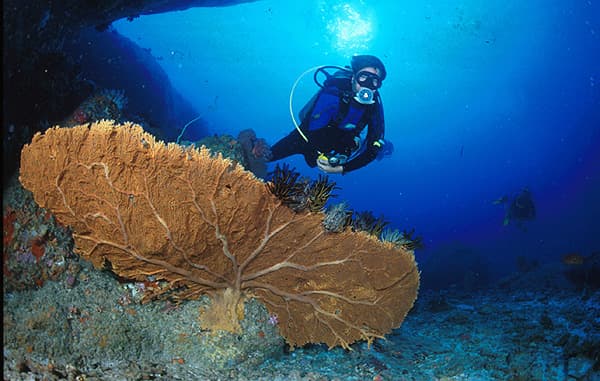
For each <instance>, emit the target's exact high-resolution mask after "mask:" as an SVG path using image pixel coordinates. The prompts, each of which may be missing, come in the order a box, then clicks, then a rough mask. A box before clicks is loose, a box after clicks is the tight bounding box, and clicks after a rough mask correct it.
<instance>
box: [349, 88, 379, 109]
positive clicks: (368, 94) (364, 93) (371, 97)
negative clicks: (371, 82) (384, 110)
mask: <svg viewBox="0 0 600 381" xmlns="http://www.w3.org/2000/svg"><path fill="white" fill-rule="evenodd" d="M354 99H355V100H356V101H357V102H358V103H362V104H364V105H372V104H373V103H375V93H374V92H373V90H371V89H368V88H362V89H360V91H359V92H357V93H356V95H355V96H354Z"/></svg>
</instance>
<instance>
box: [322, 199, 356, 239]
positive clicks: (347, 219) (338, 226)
mask: <svg viewBox="0 0 600 381" xmlns="http://www.w3.org/2000/svg"><path fill="white" fill-rule="evenodd" d="M351 222H352V211H351V210H349V209H348V205H347V204H346V203H345V202H341V203H339V204H335V205H330V206H329V207H328V208H327V210H326V211H325V218H324V219H323V227H324V228H325V230H327V231H330V232H334V233H339V232H341V231H344V229H346V227H348V226H349V225H350V223H351Z"/></svg>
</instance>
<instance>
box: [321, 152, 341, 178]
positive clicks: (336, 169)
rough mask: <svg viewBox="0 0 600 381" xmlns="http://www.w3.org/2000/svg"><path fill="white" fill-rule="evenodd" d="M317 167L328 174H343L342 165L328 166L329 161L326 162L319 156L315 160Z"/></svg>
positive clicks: (325, 159)
mask: <svg viewBox="0 0 600 381" xmlns="http://www.w3.org/2000/svg"><path fill="white" fill-rule="evenodd" d="M317 167H319V169H320V170H321V171H323V172H325V173H329V174H335V173H340V174H341V173H344V166H343V165H336V166H332V165H330V164H329V160H327V158H325V157H321V156H319V158H318V159H317Z"/></svg>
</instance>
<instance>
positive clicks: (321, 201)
mask: <svg viewBox="0 0 600 381" xmlns="http://www.w3.org/2000/svg"><path fill="white" fill-rule="evenodd" d="M269 179H270V181H269V184H268V186H269V190H270V191H271V193H273V194H274V195H275V196H276V197H277V198H279V199H280V200H281V201H282V202H283V203H284V204H285V205H287V206H289V207H290V208H292V210H295V211H297V212H302V211H310V212H322V211H323V209H324V208H325V204H327V201H329V198H330V197H333V195H332V192H333V191H334V190H335V189H337V187H336V186H335V182H333V181H329V177H328V176H323V175H319V178H318V179H317V180H315V181H311V180H310V179H308V178H302V177H300V173H299V172H297V171H296V169H295V168H291V169H290V167H289V166H288V165H287V164H284V165H283V166H282V167H280V166H279V164H277V166H276V167H275V169H274V171H273V172H272V173H271V175H270V178H269Z"/></svg>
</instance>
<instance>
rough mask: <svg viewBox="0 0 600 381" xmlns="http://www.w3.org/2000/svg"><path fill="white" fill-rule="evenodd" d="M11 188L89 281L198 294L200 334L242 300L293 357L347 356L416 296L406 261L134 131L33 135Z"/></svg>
mask: <svg viewBox="0 0 600 381" xmlns="http://www.w3.org/2000/svg"><path fill="white" fill-rule="evenodd" d="M20 180H21V182H22V184H23V185H24V186H25V187H26V188H27V189H29V190H31V191H32V192H33V194H34V198H35V200H36V202H37V203H38V204H39V205H40V206H42V207H44V208H47V209H49V210H50V211H52V213H54V215H55V216H56V218H57V219H58V221H60V222H61V223H63V224H65V225H69V226H71V228H72V229H73V232H74V233H73V237H74V239H75V245H76V251H77V252H78V253H79V254H80V255H82V256H83V257H84V258H87V259H89V260H90V261H91V262H92V263H93V264H94V266H96V267H97V268H105V267H106V266H107V265H110V268H111V269H112V271H114V272H115V273H116V274H117V275H119V276H121V277H124V278H127V279H133V280H137V281H147V280H148V279H149V277H152V279H160V280H164V281H166V282H168V284H169V286H170V287H168V288H166V289H165V290H163V291H162V292H163V293H167V292H168V293H170V295H171V296H174V297H178V298H180V299H197V298H199V297H200V296H201V295H204V294H206V295H209V296H210V298H211V301H212V303H211V305H210V307H208V308H206V309H205V310H203V311H202V312H201V326H202V327H204V328H210V329H213V330H219V329H221V330H228V331H233V332H235V331H239V330H240V324H239V320H240V319H241V318H242V317H243V313H244V309H243V301H244V300H245V299H246V298H248V297H253V298H256V299H258V300H260V301H261V302H263V303H264V305H265V306H266V308H267V310H268V312H269V314H270V315H272V316H276V319H277V321H278V322H279V329H280V332H281V334H282V335H283V336H284V338H285V339H286V341H287V342H288V344H289V345H290V346H291V347H295V346H301V345H304V344H306V343H318V342H323V343H325V344H327V345H328V346H329V347H334V346H338V345H339V346H342V347H344V348H348V347H349V345H350V344H351V343H353V342H355V341H357V340H366V341H367V342H368V343H371V342H372V341H373V339H375V338H378V337H383V336H384V335H385V334H386V333H388V332H390V331H391V330H392V329H393V328H395V327H398V326H399V325H400V324H401V323H402V321H403V320H404V318H405V316H406V314H407V313H408V311H409V310H410V308H411V307H412V305H413V303H414V300H415V299H416V296H417V290H418V287H419V272H418V270H417V267H416V263H415V260H414V255H413V254H412V253H411V252H409V251H406V250H403V249H400V248H397V247H395V246H394V245H392V244H390V243H385V242H381V241H379V240H378V239H377V238H374V237H371V236H369V235H367V234H364V233H361V232H352V231H348V230H346V231H344V232H341V233H337V234H327V232H326V231H325V230H324V229H323V227H322V220H323V217H324V216H323V214H322V213H320V212H307V211H305V212H302V213H297V212H294V211H293V210H291V209H290V208H288V207H287V206H285V205H284V204H282V203H281V201H280V200H279V199H277V198H276V197H275V196H273V195H272V194H271V193H270V192H269V191H268V189H267V186H266V185H265V183H263V182H262V181H260V180H258V179H256V177H255V176H254V175H252V174H251V173H250V172H247V171H244V170H243V169H242V168H241V167H240V166H238V165H236V164H234V163H232V162H231V161H230V160H226V159H222V158H221V157H217V158H213V157H211V155H210V153H209V151H208V150H206V149H204V148H201V149H200V150H196V149H184V148H182V147H180V146H178V145H176V144H172V143H171V144H169V145H165V144H163V143H162V142H157V141H156V140H155V139H154V137H153V136H151V135H149V134H147V133H145V132H143V130H142V128H141V127H139V126H135V125H131V124H125V125H115V124H113V123H111V122H108V121H101V122H99V123H92V124H90V125H89V126H77V127H74V128H51V129H49V130H47V131H46V132H45V133H44V134H43V135H42V134H39V133H38V134H36V135H35V136H34V138H33V140H32V142H31V144H29V145H27V146H25V147H24V148H23V151H22V155H21V176H20Z"/></svg>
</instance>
